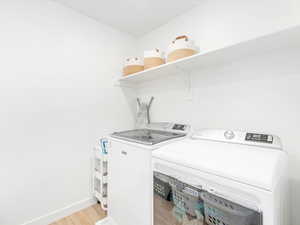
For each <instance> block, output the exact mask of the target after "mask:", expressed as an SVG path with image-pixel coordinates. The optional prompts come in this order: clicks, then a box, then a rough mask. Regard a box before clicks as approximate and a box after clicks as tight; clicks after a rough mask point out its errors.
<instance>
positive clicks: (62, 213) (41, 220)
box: [21, 198, 96, 225]
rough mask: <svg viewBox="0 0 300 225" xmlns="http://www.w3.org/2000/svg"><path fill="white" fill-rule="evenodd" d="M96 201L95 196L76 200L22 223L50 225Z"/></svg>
mask: <svg viewBox="0 0 300 225" xmlns="http://www.w3.org/2000/svg"><path fill="white" fill-rule="evenodd" d="M95 203H96V200H95V199H93V198H87V199H83V200H81V201H78V202H75V203H73V204H71V205H69V206H66V207H64V208H61V209H58V210H55V211H53V212H50V213H48V214H46V215H43V216H40V217H38V218H35V219H33V220H31V221H28V222H26V223H23V224H21V225H48V224H50V223H53V222H54V221H57V220H59V219H61V218H63V217H66V216H69V215H71V214H73V213H75V212H77V211H80V210H81V209H84V208H87V207H89V206H91V205H93V204H95Z"/></svg>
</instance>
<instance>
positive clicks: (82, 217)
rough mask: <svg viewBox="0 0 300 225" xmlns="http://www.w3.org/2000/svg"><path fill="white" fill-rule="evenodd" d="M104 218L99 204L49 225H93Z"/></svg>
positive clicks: (104, 214) (103, 212)
mask: <svg viewBox="0 0 300 225" xmlns="http://www.w3.org/2000/svg"><path fill="white" fill-rule="evenodd" d="M105 216H106V213H105V211H103V210H102V209H101V207H100V205H99V204H95V205H93V206H91V207H89V208H86V209H83V210H81V211H79V212H76V213H74V214H72V215H70V216H67V217H65V218H63V219H61V220H58V221H56V222H54V223H51V224H49V225H95V223H96V222H97V221H98V220H101V219H103V218H104V217H105Z"/></svg>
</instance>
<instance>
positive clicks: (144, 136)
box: [111, 129, 186, 145]
mask: <svg viewBox="0 0 300 225" xmlns="http://www.w3.org/2000/svg"><path fill="white" fill-rule="evenodd" d="M185 135H186V134H184V133H175V132H168V131H161V130H150V129H136V130H127V131H121V132H115V133H113V134H112V135H111V136H112V137H114V138H117V139H122V140H126V141H131V142H135V143H140V144H145V145H155V144H158V143H161V142H164V141H167V140H171V139H174V138H179V137H184V136H185Z"/></svg>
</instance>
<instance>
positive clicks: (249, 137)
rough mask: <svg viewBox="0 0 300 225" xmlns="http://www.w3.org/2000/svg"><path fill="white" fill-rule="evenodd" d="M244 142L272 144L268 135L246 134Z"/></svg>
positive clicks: (271, 137)
mask: <svg viewBox="0 0 300 225" xmlns="http://www.w3.org/2000/svg"><path fill="white" fill-rule="evenodd" d="M245 141H253V142H261V143H267V144H272V143H273V136H272V135H269V134H257V133H246V138H245Z"/></svg>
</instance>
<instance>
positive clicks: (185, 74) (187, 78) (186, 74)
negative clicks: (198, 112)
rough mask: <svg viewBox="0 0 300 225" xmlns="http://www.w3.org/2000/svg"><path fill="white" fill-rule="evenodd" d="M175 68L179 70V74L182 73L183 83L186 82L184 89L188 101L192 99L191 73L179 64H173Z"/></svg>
mask: <svg viewBox="0 0 300 225" xmlns="http://www.w3.org/2000/svg"><path fill="white" fill-rule="evenodd" d="M175 67H176V69H177V70H178V71H179V72H180V74H181V75H183V79H184V83H186V87H187V88H186V91H187V97H186V99H187V100H188V101H191V100H193V87H192V73H191V71H189V70H185V69H183V68H181V67H180V66H177V65H176V66H175Z"/></svg>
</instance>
